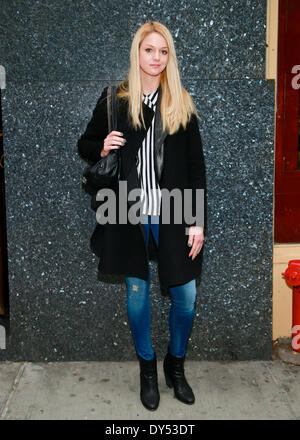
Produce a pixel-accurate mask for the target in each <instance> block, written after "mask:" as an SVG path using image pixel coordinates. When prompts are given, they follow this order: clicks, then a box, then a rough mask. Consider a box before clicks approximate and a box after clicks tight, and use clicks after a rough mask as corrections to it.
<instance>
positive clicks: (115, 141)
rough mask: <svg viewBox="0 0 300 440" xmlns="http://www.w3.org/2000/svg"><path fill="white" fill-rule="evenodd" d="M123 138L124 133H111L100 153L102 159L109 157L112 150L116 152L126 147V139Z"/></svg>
mask: <svg viewBox="0 0 300 440" xmlns="http://www.w3.org/2000/svg"><path fill="white" fill-rule="evenodd" d="M122 136H123V133H121V132H120V131H111V132H110V133H109V134H108V135H107V136H106V138H105V139H104V144H103V148H102V150H101V153H100V155H101V157H105V156H107V155H108V153H109V152H110V150H116V149H119V148H120V147H121V146H123V145H125V142H126V139H125V138H123V137H122Z"/></svg>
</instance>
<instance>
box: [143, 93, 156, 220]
mask: <svg viewBox="0 0 300 440" xmlns="http://www.w3.org/2000/svg"><path fill="white" fill-rule="evenodd" d="M157 98H158V89H156V90H155V92H153V93H151V94H149V95H144V94H143V97H142V100H143V102H144V104H146V105H148V107H149V108H151V109H152V110H153V111H154V116H153V119H152V122H151V125H150V127H149V129H148V131H147V134H146V136H145V139H144V141H143V144H142V146H141V148H140V149H139V151H138V162H137V172H138V176H139V180H140V185H141V202H142V213H143V214H148V215H159V214H160V203H161V191H160V187H159V185H158V182H157V180H156V176H155V168H154V142H155V139H154V121H155V110H156V101H157Z"/></svg>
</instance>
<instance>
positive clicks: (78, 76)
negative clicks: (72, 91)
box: [0, 0, 130, 82]
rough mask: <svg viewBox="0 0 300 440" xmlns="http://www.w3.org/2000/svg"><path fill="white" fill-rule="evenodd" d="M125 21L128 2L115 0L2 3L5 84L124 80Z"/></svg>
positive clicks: (0, 54)
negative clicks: (17, 82)
mask: <svg viewBox="0 0 300 440" xmlns="http://www.w3.org/2000/svg"><path fill="white" fill-rule="evenodd" d="M128 17H129V11H128V4H127V2H120V1H118V0H93V1H92V0H65V1H61V0H46V1H44V0H41V1H37V0H34V1H30V2H28V1H26V0H9V1H4V2H2V3H1V7H0V23H1V26H0V59H1V64H2V65H3V66H4V67H5V69H6V74H7V81H23V80H27V81H28V80H29V81H47V80H50V81H59V82H62V81H70V80H73V81H82V80H90V79H103V80H105V79H106V80H107V79H108V78H113V79H119V78H122V77H123V76H124V75H125V74H126V71H127V68H128V65H129V52H128V47H129V45H130V42H129V19H128ZM124 54H126V55H124Z"/></svg>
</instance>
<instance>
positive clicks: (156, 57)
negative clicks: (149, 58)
mask: <svg viewBox="0 0 300 440" xmlns="http://www.w3.org/2000/svg"><path fill="white" fill-rule="evenodd" d="M159 57H160V54H159V51H157V52H154V59H155V60H157V61H159Z"/></svg>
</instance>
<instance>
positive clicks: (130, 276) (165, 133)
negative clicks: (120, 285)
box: [78, 22, 205, 410]
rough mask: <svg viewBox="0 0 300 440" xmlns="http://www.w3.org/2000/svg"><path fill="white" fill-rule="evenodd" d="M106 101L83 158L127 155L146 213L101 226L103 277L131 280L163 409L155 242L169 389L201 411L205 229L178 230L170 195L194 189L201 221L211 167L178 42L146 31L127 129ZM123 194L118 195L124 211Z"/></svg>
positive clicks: (141, 339)
mask: <svg viewBox="0 0 300 440" xmlns="http://www.w3.org/2000/svg"><path fill="white" fill-rule="evenodd" d="M106 95H107V88H105V89H104V91H103V92H102V95H101V97H100V98H99V100H98V102H97V105H96V107H95V109H94V112H93V117H92V119H91V121H90V122H89V124H88V126H87V128H86V131H85V133H84V134H83V135H82V136H81V138H80V139H79V141H78V150H79V154H80V155H81V157H82V158H83V159H85V160H87V161H89V162H97V161H98V160H99V158H100V157H105V156H106V155H107V154H109V153H110V152H111V150H113V149H119V151H120V155H121V177H120V181H122V182H123V183H124V182H125V183H126V185H127V191H128V193H129V192H130V191H131V190H132V189H140V191H141V193H140V196H141V197H140V201H141V206H142V208H141V211H142V212H140V214H141V215H140V222H138V223H137V224H133V223H130V222H127V223H126V224H124V223H122V222H120V221H118V215H117V222H116V223H114V224H113V223H107V224H105V225H99V224H98V225H97V226H96V229H95V231H94V234H93V236H92V238H91V243H92V247H93V250H94V252H95V253H96V254H97V255H98V256H99V257H100V262H99V271H100V272H102V273H105V274H123V275H125V280H126V286H127V311H128V316H129V321H130V326H131V330H132V334H133V338H134V343H135V348H136V352H137V357H138V360H139V364H140V385H141V389H140V397H141V401H142V403H143V405H144V406H145V407H146V408H147V409H149V410H154V409H156V408H157V407H158V405H159V398H160V395H159V390H158V385H157V365H156V353H155V351H154V349H153V347H152V344H151V335H150V326H151V310H150V301H149V283H150V269H149V249H150V244H149V243H150V240H149V238H150V235H151V234H152V237H153V238H154V241H155V245H156V255H157V261H158V271H159V279H160V282H161V285H163V286H166V287H167V289H168V293H169V295H170V297H171V307H170V314H169V326H170V343H169V347H168V352H167V354H166V356H165V359H164V363H163V368H164V373H165V378H166V383H167V385H168V386H169V387H173V388H174V395H175V397H177V398H178V399H179V400H180V401H182V402H184V403H187V404H192V403H194V401H195V397H194V393H193V391H192V389H191V387H190V386H189V384H188V383H187V380H186V378H185V375H184V359H185V354H186V345H187V341H188V337H189V334H190V331H191V327H192V322H193V316H194V302H195V298H196V277H197V276H198V275H199V274H200V271H201V264H200V263H201V258H200V256H201V254H200V251H201V248H202V245H203V241H204V233H203V224H202V223H201V221H200V222H198V220H195V221H194V223H193V224H192V223H191V222H189V223H187V221H186V220H185V218H184V219H182V220H181V221H180V222H178V221H177V220H176V218H175V217H176V215H175V208H174V205H172V203H170V204H169V205H168V208H166V207H165V205H167V204H164V199H163V197H162V194H163V192H164V191H169V192H170V191H172V190H174V189H177V190H179V192H180V194H182V198H183V199H184V190H185V189H190V190H191V191H192V199H191V200H190V201H191V202H192V208H193V215H194V214H195V209H196V208H195V207H196V201H197V198H196V190H197V189H203V190H204V188H205V167H204V158H203V153H202V144H201V138H200V133H199V128H198V122H197V116H198V115H197V111H196V108H195V105H194V103H193V101H192V98H191V97H190V95H189V94H188V92H187V91H186V90H185V89H184V88H183V87H182V85H181V81H180V76H179V71H178V65H177V60H176V54H175V48H174V42H173V39H172V36H171V34H170V32H169V30H168V29H167V28H166V27H165V26H163V25H162V24H160V23H158V22H148V23H144V24H143V25H142V26H141V27H140V28H139V29H138V31H137V32H136V34H135V36H134V39H133V42H132V46H131V52H130V69H129V73H128V75H127V78H126V79H125V80H124V81H123V82H121V84H119V86H118V89H117V108H118V114H117V116H118V130H114V131H111V132H110V133H108V128H107V127H108V123H107V111H106ZM118 189H119V186H118V188H117V187H116V186H115V187H114V190H115V193H116V198H117V202H116V206H117V207H118V206H119V205H118V198H120V194H119V193H118ZM183 205H184V203H182V206H183ZM130 207H132V201H129V200H128V205H127V209H128V212H129V209H130ZM164 209H166V210H167V211H168V214H169V219H168V221H167V222H164V221H162V218H163V215H162V214H163V210H164ZM176 212H177V214H178V211H176ZM175 220H176V221H175ZM150 231H151V234H150ZM150 258H151V257H150Z"/></svg>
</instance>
